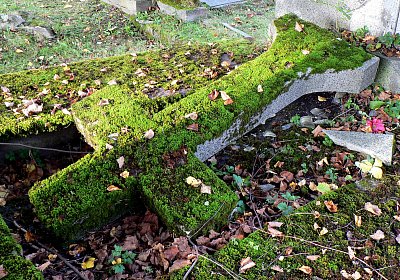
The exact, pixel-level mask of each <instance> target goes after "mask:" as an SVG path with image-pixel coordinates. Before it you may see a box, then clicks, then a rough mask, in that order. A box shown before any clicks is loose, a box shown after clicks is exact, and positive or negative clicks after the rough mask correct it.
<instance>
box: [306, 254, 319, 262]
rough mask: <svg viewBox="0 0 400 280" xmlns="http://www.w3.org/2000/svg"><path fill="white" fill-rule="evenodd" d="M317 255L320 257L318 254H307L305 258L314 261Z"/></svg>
mask: <svg viewBox="0 0 400 280" xmlns="http://www.w3.org/2000/svg"><path fill="white" fill-rule="evenodd" d="M319 257H320V255H310V256H307V260H310V261H316V260H317V259H318V258H319Z"/></svg>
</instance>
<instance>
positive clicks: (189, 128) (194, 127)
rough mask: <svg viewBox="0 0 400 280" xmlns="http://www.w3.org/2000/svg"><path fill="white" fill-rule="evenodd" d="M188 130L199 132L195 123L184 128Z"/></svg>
mask: <svg viewBox="0 0 400 280" xmlns="http://www.w3.org/2000/svg"><path fill="white" fill-rule="evenodd" d="M186 129H188V130H193V131H199V124H197V123H192V124H191V125H188V126H187V127H186Z"/></svg>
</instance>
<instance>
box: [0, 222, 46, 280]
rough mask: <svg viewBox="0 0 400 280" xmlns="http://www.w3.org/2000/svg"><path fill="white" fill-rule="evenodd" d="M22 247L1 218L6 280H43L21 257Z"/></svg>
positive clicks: (0, 245) (0, 256)
mask: <svg viewBox="0 0 400 280" xmlns="http://www.w3.org/2000/svg"><path fill="white" fill-rule="evenodd" d="M21 252H22V248H21V246H20V245H19V244H18V243H17V242H16V241H15V240H14V239H13V238H12V236H11V233H10V230H9V228H8V227H7V225H6V223H5V222H4V220H3V218H2V217H1V216H0V266H2V267H3V269H4V270H5V271H6V273H7V275H6V276H5V277H3V278H1V279H5V280H26V279H31V280H41V279H44V277H43V275H42V274H41V273H40V272H39V270H37V269H36V268H35V266H34V265H33V264H32V263H31V262H30V261H28V260H26V259H25V258H23V257H22V256H21Z"/></svg>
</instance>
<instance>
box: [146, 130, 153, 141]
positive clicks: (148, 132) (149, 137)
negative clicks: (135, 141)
mask: <svg viewBox="0 0 400 280" xmlns="http://www.w3.org/2000/svg"><path fill="white" fill-rule="evenodd" d="M153 137H154V131H153V130H152V129H149V130H147V131H146V132H145V133H144V138H146V139H151V138H153Z"/></svg>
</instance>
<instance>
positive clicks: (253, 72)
mask: <svg viewBox="0 0 400 280" xmlns="http://www.w3.org/2000/svg"><path fill="white" fill-rule="evenodd" d="M296 22H300V23H301V24H304V32H298V31H296V30H295V23H296ZM276 26H277V28H278V32H279V34H278V36H277V39H276V40H275V42H274V43H273V45H272V47H271V49H270V50H269V51H268V52H267V53H265V54H263V55H261V56H260V57H258V58H256V59H254V60H253V61H251V62H248V63H246V64H244V65H241V66H240V67H238V68H237V69H236V70H234V71H232V72H231V73H230V74H229V75H226V76H224V77H222V78H221V79H219V80H217V81H215V82H213V83H210V84H208V85H206V86H204V87H203V88H201V89H198V90H196V91H195V92H193V93H192V94H189V95H188V96H186V97H184V98H181V99H179V100H177V102H175V103H172V104H167V105H166V106H165V107H163V108H162V110H155V111H152V112H150V113H149V111H147V110H144V111H145V112H143V110H136V109H135V110H134V112H133V111H132V108H138V106H139V104H142V105H141V106H144V108H148V107H146V106H147V104H148V103H146V102H145V101H146V100H145V99H140V98H136V97H137V94H136V93H135V92H134V91H132V90H129V89H127V88H124V87H120V86H111V88H107V89H106V88H105V89H104V90H101V91H98V92H96V93H94V94H92V95H91V96H89V97H87V98H85V99H84V100H82V101H80V102H78V103H76V104H75V105H74V106H73V110H72V111H73V114H74V118H75V119H77V120H79V122H80V124H81V125H82V126H83V127H84V131H85V134H86V137H91V138H90V139H91V140H90V141H95V142H96V144H97V150H96V152H95V153H94V154H93V155H88V156H86V157H85V158H83V159H81V160H80V161H78V162H76V163H75V164H73V165H71V166H69V167H68V168H67V169H64V170H62V171H61V172H59V173H58V174H56V175H54V176H52V177H51V178H49V179H47V180H45V181H42V182H40V183H38V184H36V185H35V186H34V187H33V188H32V189H31V190H30V192H29V196H30V199H31V202H32V203H33V204H34V206H35V208H36V210H37V213H38V216H39V218H40V220H41V221H43V222H44V223H45V225H46V226H47V227H49V228H51V229H52V230H53V231H54V232H55V233H56V234H57V235H59V236H61V237H64V238H74V237H76V236H79V235H80V234H82V233H83V232H84V231H85V230H88V229H92V228H93V227H95V226H96V225H102V224H104V223H106V222H107V221H108V220H109V219H111V218H112V217H113V216H114V215H115V214H116V212H118V214H121V213H123V212H124V211H127V210H128V208H127V207H120V204H118V205H119V206H118V207H113V206H112V205H113V203H114V202H116V201H130V200H131V199H132V198H131V197H130V195H131V194H132V193H133V192H134V190H137V191H138V193H139V194H140V196H141V198H142V199H144V201H145V202H146V204H147V206H149V207H150V208H151V209H152V210H153V211H155V212H156V213H157V214H158V215H159V216H160V218H161V219H162V221H163V222H164V223H165V224H166V226H167V227H168V228H169V229H171V230H173V231H175V232H177V233H178V234H189V235H192V234H198V233H201V232H206V231H207V230H209V229H211V228H218V227H220V226H221V225H222V224H224V222H225V221H226V218H227V216H228V214H229V213H230V211H231V210H232V208H233V207H234V205H235V203H236V201H237V197H236V194H235V193H234V192H232V191H231V190H230V188H229V187H228V186H227V185H225V184H224V183H223V182H222V181H221V180H219V179H218V178H217V176H216V175H215V174H214V173H213V172H212V171H211V170H209V169H208V168H207V166H205V165H204V164H203V163H201V162H200V161H199V160H198V159H196V158H195V157H194V155H193V152H194V151H195V150H196V148H197V146H198V145H200V144H202V143H204V142H205V141H207V140H211V139H214V138H215V137H219V136H220V135H221V134H222V133H223V132H224V131H225V130H226V129H228V128H229V127H230V126H231V125H232V124H233V123H234V122H235V121H236V120H237V119H240V120H242V121H243V122H244V123H246V121H247V120H248V119H249V118H250V117H251V116H253V115H254V114H256V113H257V112H258V111H259V110H261V109H262V108H264V106H265V105H267V104H269V103H270V102H271V101H273V100H274V99H275V98H276V97H277V96H278V95H279V94H280V93H282V92H283V90H284V89H285V88H286V85H287V83H290V82H291V81H294V80H296V79H298V72H303V73H305V72H307V69H309V68H311V69H312V73H323V72H324V71H326V70H328V69H334V70H337V71H339V70H345V69H354V68H357V67H359V66H361V65H362V64H363V63H364V62H365V61H366V60H368V59H369V58H370V57H371V56H370V55H369V54H367V53H366V52H365V51H363V50H362V49H360V48H355V47H352V46H350V45H349V44H347V43H346V42H344V41H340V40H337V39H336V37H335V36H334V35H333V34H332V33H330V32H329V31H326V30H323V29H320V28H318V27H316V26H315V25H312V24H309V23H306V22H303V21H301V20H300V19H298V18H297V17H295V16H293V15H287V16H284V17H282V18H280V19H278V20H276ZM304 49H307V50H309V51H310V54H309V55H304V54H303V53H302V50H304ZM258 85H262V87H263V89H264V90H263V92H262V93H259V92H257V87H258ZM213 89H217V90H221V91H222V90H223V91H226V92H227V93H228V94H229V96H230V97H231V98H232V99H233V101H234V102H233V104H231V105H228V106H225V105H224V104H223V103H224V102H223V100H222V99H219V98H218V99H217V100H214V101H211V100H210V99H209V98H208V94H209V93H210V92H211V91H212V90H213ZM117 97H118V98H117ZM120 98H121V99H120ZM103 99H108V100H114V104H109V105H105V106H100V105H99V102H100V101H101V100H103ZM117 99H119V100H126V102H124V101H123V104H121V103H120V102H119V101H118V100H117ZM193 112H196V113H197V114H198V119H197V120H192V119H190V118H185V116H186V115H187V114H190V113H193ZM132 114H135V117H134V118H127V116H129V115H132ZM144 124H145V125H144ZM193 124H197V125H198V131H193V130H189V129H187V127H188V126H189V125H193ZM149 128H151V129H153V130H154V132H155V136H154V138H152V139H145V137H144V136H143V135H144V133H145V132H146V131H147V130H148V129H149ZM122 131H123V132H122ZM116 133H118V137H117V139H114V140H112V138H115V137H109V136H110V135H115V134H116ZM106 144H111V145H113V146H114V148H113V149H111V150H107V149H106ZM121 156H123V157H124V165H123V167H122V168H119V167H118V164H117V159H120V158H121ZM124 170H126V171H128V172H129V173H130V175H131V176H129V177H128V178H126V179H123V178H122V177H121V176H119V174H120V173H121V172H122V171H124ZM188 176H193V177H195V178H197V179H200V180H202V181H203V182H204V183H205V184H206V185H210V186H211V188H212V194H211V195H209V194H200V191H199V189H196V188H193V187H191V186H189V185H187V184H186V183H185V178H186V177H188ZM99 178H100V180H99ZM111 184H114V185H115V184H117V185H118V186H120V188H121V191H114V192H107V191H106V189H107V186H108V185H111ZM134 196H135V197H137V198H139V197H138V196H136V195H134ZM115 208H117V210H118V211H116V209H115ZM99 212H101V215H99Z"/></svg>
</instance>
